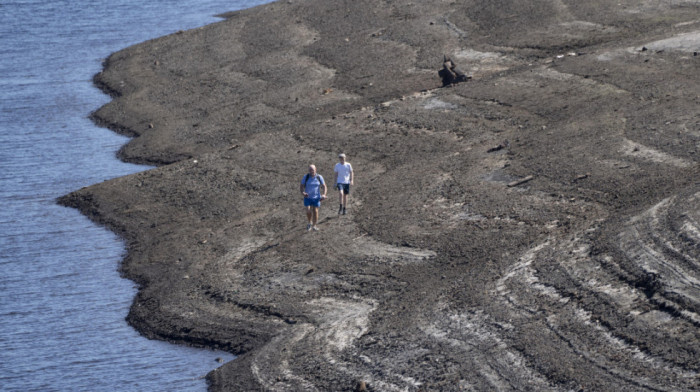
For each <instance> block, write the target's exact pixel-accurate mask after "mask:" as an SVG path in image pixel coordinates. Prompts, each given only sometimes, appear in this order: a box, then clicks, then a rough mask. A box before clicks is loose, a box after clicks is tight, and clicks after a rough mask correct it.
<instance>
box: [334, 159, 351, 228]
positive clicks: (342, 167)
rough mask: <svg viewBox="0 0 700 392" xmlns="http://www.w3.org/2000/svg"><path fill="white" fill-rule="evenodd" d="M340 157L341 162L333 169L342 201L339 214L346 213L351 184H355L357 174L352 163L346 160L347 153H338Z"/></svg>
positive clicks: (339, 198)
mask: <svg viewBox="0 0 700 392" xmlns="http://www.w3.org/2000/svg"><path fill="white" fill-rule="evenodd" d="M338 158H339V159H340V162H338V163H336V164H335V169H333V171H334V172H335V189H337V190H338V200H339V202H340V207H338V214H339V215H340V214H343V215H345V212H346V209H345V208H346V207H347V205H348V194H349V193H350V185H353V181H354V179H355V175H354V173H353V171H352V165H351V164H350V163H349V162H345V154H340V155H338Z"/></svg>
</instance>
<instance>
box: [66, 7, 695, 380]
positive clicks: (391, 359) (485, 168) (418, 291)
mask: <svg viewBox="0 0 700 392" xmlns="http://www.w3.org/2000/svg"><path fill="white" fill-rule="evenodd" d="M699 31H700V6H698V4H697V2H694V1H680V0H677V1H670V2H669V1H645V2H639V1H629V2H626V1H619V0H618V1H590V2H584V4H582V3H581V2H573V1H561V0H552V1H538V2H527V1H526V2H523V1H502V2H479V1H463V2H452V3H450V2H439V1H431V2H408V1H382V2H376V1H372V2H369V1H367V2H365V1H334V2H329V1H315V0H310V1H296V0H295V1H288V2H287V1H285V2H279V3H273V4H270V5H267V6H263V7H259V8H255V9H252V10H247V11H242V12H236V13H233V14H231V15H229V18H228V19H227V20H226V21H224V22H221V23H217V24H214V25H211V26H207V27H204V28H201V29H197V30H192V31H187V32H182V33H178V34H174V35H172V36H168V37H163V38H160V39H157V40H153V41H149V42H146V43H144V44H141V45H137V46H134V47H131V48H128V49H125V50H123V51H121V52H118V53H116V54H114V55H112V56H111V57H110V58H109V59H108V61H107V62H106V67H105V70H104V72H102V73H100V74H99V75H97V76H96V83H97V84H98V85H99V86H101V87H103V88H104V89H105V90H106V91H108V92H110V93H111V94H112V95H113V97H114V100H113V101H112V102H111V103H110V104H108V105H106V106H105V107H103V108H101V109H100V110H99V111H97V112H96V113H95V115H94V118H95V119H96V121H98V123H101V124H104V125H105V126H109V127H110V128H112V129H115V130H117V131H120V132H123V133H127V134H130V135H133V136H137V137H136V138H134V139H133V140H132V141H131V142H130V143H129V144H128V145H127V146H125V148H123V149H122V151H121V152H120V154H121V156H122V157H123V158H124V159H126V160H130V161H136V162H149V163H155V164H158V165H159V167H158V168H157V169H154V170H151V171H148V172H145V173H139V174H135V175H132V176H127V177H123V178H119V179H115V180H112V181H107V182H105V183H101V184H96V185H94V186H91V187H88V188H84V189H81V190H79V191H76V192H74V193H72V194H70V195H67V196H66V197H64V198H62V199H61V200H60V202H61V203H63V204H65V205H70V206H74V207H76V208H80V209H81V211H83V212H84V213H85V214H86V215H88V216H89V217H91V218H92V219H94V220H96V221H98V222H101V223H103V224H106V225H107V226H109V227H110V228H112V229H113V230H114V231H116V232H117V233H119V234H120V235H122V236H123V237H124V238H126V239H127V241H128V246H129V253H128V255H127V257H126V259H125V260H124V263H123V266H122V269H123V272H124V275H125V276H127V277H129V278H130V279H133V280H135V281H136V282H138V283H139V284H140V285H141V290H140V291H139V294H138V296H137V298H136V299H135V301H134V305H133V307H132V309H131V312H130V314H129V318H128V320H129V322H130V323H131V324H132V325H134V327H136V328H137V329H138V330H139V331H140V332H142V333H143V334H145V335H146V336H149V337H156V338H160V339H165V340H169V341H173V342H180V343H184V344H191V345H205V346H210V347H218V348H223V349H226V350H230V351H232V352H234V353H237V354H241V356H240V357H239V358H238V359H237V360H235V361H233V362H231V363H228V364H226V365H224V366H223V367H222V368H220V369H218V370H216V371H214V372H212V373H211V374H210V375H209V376H208V379H209V381H210V386H211V389H212V390H245V391H248V390H269V391H291V390H304V391H313V390H317V391H350V390H354V389H356V387H357V385H359V384H358V383H359V382H364V383H365V385H366V386H367V388H368V390H373V391H419V390H426V391H438V390H443V391H459V390H480V391H487V390H488V391H490V390H504V391H505V390H552V391H568V390H619V391H640V390H649V391H691V390H697V389H700V378H699V377H698V370H699V369H698V366H699V364H700V363H699V362H698V360H697V358H698V357H700V339H699V338H700V333H699V331H700V329H699V327H700V266H699V264H698V260H700V223H699V222H700V213H699V211H700V182H699V181H698V178H700V177H699V174H700V173H699V170H698V169H699V166H698V152H699V151H700V117H699V111H698V108H699V107H700V96H699V95H698V92H699V91H700V72H699V71H700V56H698V55H697V52H698V51H699V50H700V38H699V37H700V35H699V33H698V32H699ZM444 54H447V55H450V56H451V57H452V59H453V60H454V61H455V62H456V63H457V64H458V65H459V66H460V67H461V68H462V69H464V70H465V71H466V72H467V73H468V74H470V75H471V76H472V79H471V80H469V81H467V82H464V83H459V84H456V85H454V86H452V87H445V88H440V86H441V81H440V79H439V77H438V76H437V70H438V69H439V68H440V67H441V66H442V59H443V55H444ZM341 151H343V152H345V153H347V154H348V157H349V158H348V160H349V161H350V162H351V163H352V164H353V167H354V168H355V170H356V175H357V177H356V186H355V187H354V188H353V191H352V192H353V193H352V195H351V203H352V205H351V207H350V209H349V214H348V215H347V216H338V215H336V214H335V207H336V195H334V194H332V195H331V197H330V200H329V201H328V202H326V203H325V204H324V207H323V208H322V213H321V224H320V228H321V231H319V232H317V233H307V232H306V231H305V230H304V226H305V221H304V220H305V219H304V215H303V212H302V210H301V200H300V199H299V196H298V182H299V181H300V179H301V176H302V175H303V174H304V173H305V170H306V166H307V165H308V164H309V163H315V164H316V165H317V167H318V168H319V172H320V173H321V174H322V175H324V176H325V177H326V178H327V179H330V178H332V174H333V173H332V167H333V165H334V163H335V157H336V156H337V153H338V152H341Z"/></svg>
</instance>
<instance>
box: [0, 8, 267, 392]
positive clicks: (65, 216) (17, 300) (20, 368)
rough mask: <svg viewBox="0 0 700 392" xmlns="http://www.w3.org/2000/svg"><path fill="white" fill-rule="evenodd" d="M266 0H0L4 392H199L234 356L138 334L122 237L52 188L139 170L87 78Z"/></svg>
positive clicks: (0, 363)
mask: <svg viewBox="0 0 700 392" xmlns="http://www.w3.org/2000/svg"><path fill="white" fill-rule="evenodd" d="M264 2H266V1H262V0H246V1H235V0H233V1H224V0H170V1H168V0H152V1H149V2H142V1H137V0H110V1H104V0H70V1H68V0H64V1H58V0H8V1H4V0H3V1H0V390H5V391H115V390H117V391H202V390H205V389H206V384H205V381H204V380H203V378H202V377H203V376H204V375H205V374H206V373H207V372H209V371H210V370H212V369H214V368H215V367H216V366H218V365H219V364H218V363H217V362H216V361H215V359H216V358H219V357H221V358H224V359H225V360H227V361H228V360H231V359H233V356H231V355H229V354H226V353H221V352H214V351H209V350H198V349H192V348H187V347H181V346H175V345H171V344H167V343H163V342H158V341H150V340H147V339H145V338H143V337H141V336H140V335H138V334H137V333H136V332H135V331H134V330H133V329H131V328H130V327H129V326H128V325H127V324H126V322H125V321H124V318H125V316H126V314H127V312H128V308H129V306H130V304H131V301H132V299H133V296H134V295H135V286H134V284H133V283H132V282H130V281H128V280H124V279H122V278H120V277H119V274H118V272H117V268H118V264H119V262H120V260H121V258H122V257H123V255H124V244H123V242H122V241H121V240H120V239H119V238H117V237H116V236H115V235H114V234H112V233H110V232H108V231H106V230H105V229H103V228H100V227H97V226H95V225H94V224H92V223H91V222H90V221H88V220H87V219H86V218H85V217H83V216H82V215H80V214H79V213H78V212H77V211H75V210H73V209H69V208H64V207H60V206H58V205H56V204H55V199H56V198H57V197H59V196H61V195H63V194H66V193H69V192H70V191H73V190H76V189H79V188H81V187H83V186H87V185H90V184H94V183H97V182H100V181H104V180H106V179H110V178H114V177H118V176H123V175H127V174H131V173H135V172H138V171H142V170H147V169H149V168H148V167H144V166H137V165H131V164H125V163H123V162H120V161H118V160H117V159H116V158H115V153H116V151H117V150H118V149H119V147H120V146H121V145H122V144H124V143H125V142H126V141H127V139H125V138H124V137H121V136H118V135H116V134H114V133H111V132H110V131H108V130H105V129H101V128H97V127H95V126H94V124H92V123H91V122H90V120H88V118H87V116H88V115H89V113H90V112H92V111H94V110H96V109H97V108H98V107H99V106H101V105H103V104H105V103H107V102H108V100H109V98H108V97H107V96H105V95H103V94H102V93H101V92H100V91H98V90H97V89H96V88H95V87H94V86H93V85H92V76H93V75H94V74H95V73H97V72H98V71H100V69H101V62H102V60H103V59H104V58H105V57H107V56H108V55H109V54H110V53H112V52H114V51H117V50H119V49H121V48H124V47H126V46H129V45H132V44H135V43H138V42H142V41H145V40H147V39H151V38H155V37H158V36H161V35H165V34H170V33H173V32H175V31H177V30H181V29H189V28H194V27H198V26H202V25H205V24H208V23H212V22H215V21H217V20H218V19H216V18H215V17H214V16H213V15H216V14H219V13H222V12H226V11H231V10H235V9H241V8H246V7H251V6H254V5H257V4H260V3H264Z"/></svg>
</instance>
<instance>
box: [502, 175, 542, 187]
mask: <svg viewBox="0 0 700 392" xmlns="http://www.w3.org/2000/svg"><path fill="white" fill-rule="evenodd" d="M533 178H535V177H534V176H527V177H523V178H521V179H519V180H515V181H513V182H511V183H508V187H510V188H512V187H514V186H518V185H521V184H524V183H526V182H528V181H530V180H532V179H533Z"/></svg>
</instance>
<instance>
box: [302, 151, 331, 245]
mask: <svg viewBox="0 0 700 392" xmlns="http://www.w3.org/2000/svg"><path fill="white" fill-rule="evenodd" d="M322 187H323V194H321V188H322ZM299 190H300V191H301V194H302V195H304V207H305V208H306V219H308V220H309V224H308V225H306V230H307V231H309V230H314V231H318V227H316V223H317V222H318V209H319V208H320V207H321V200H323V199H325V198H326V192H327V191H328V189H327V188H326V182H325V181H324V180H323V177H322V176H321V175H320V174H316V166H314V165H309V172H308V173H307V174H305V175H304V177H303V178H302V179H301V184H300V185H299Z"/></svg>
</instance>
